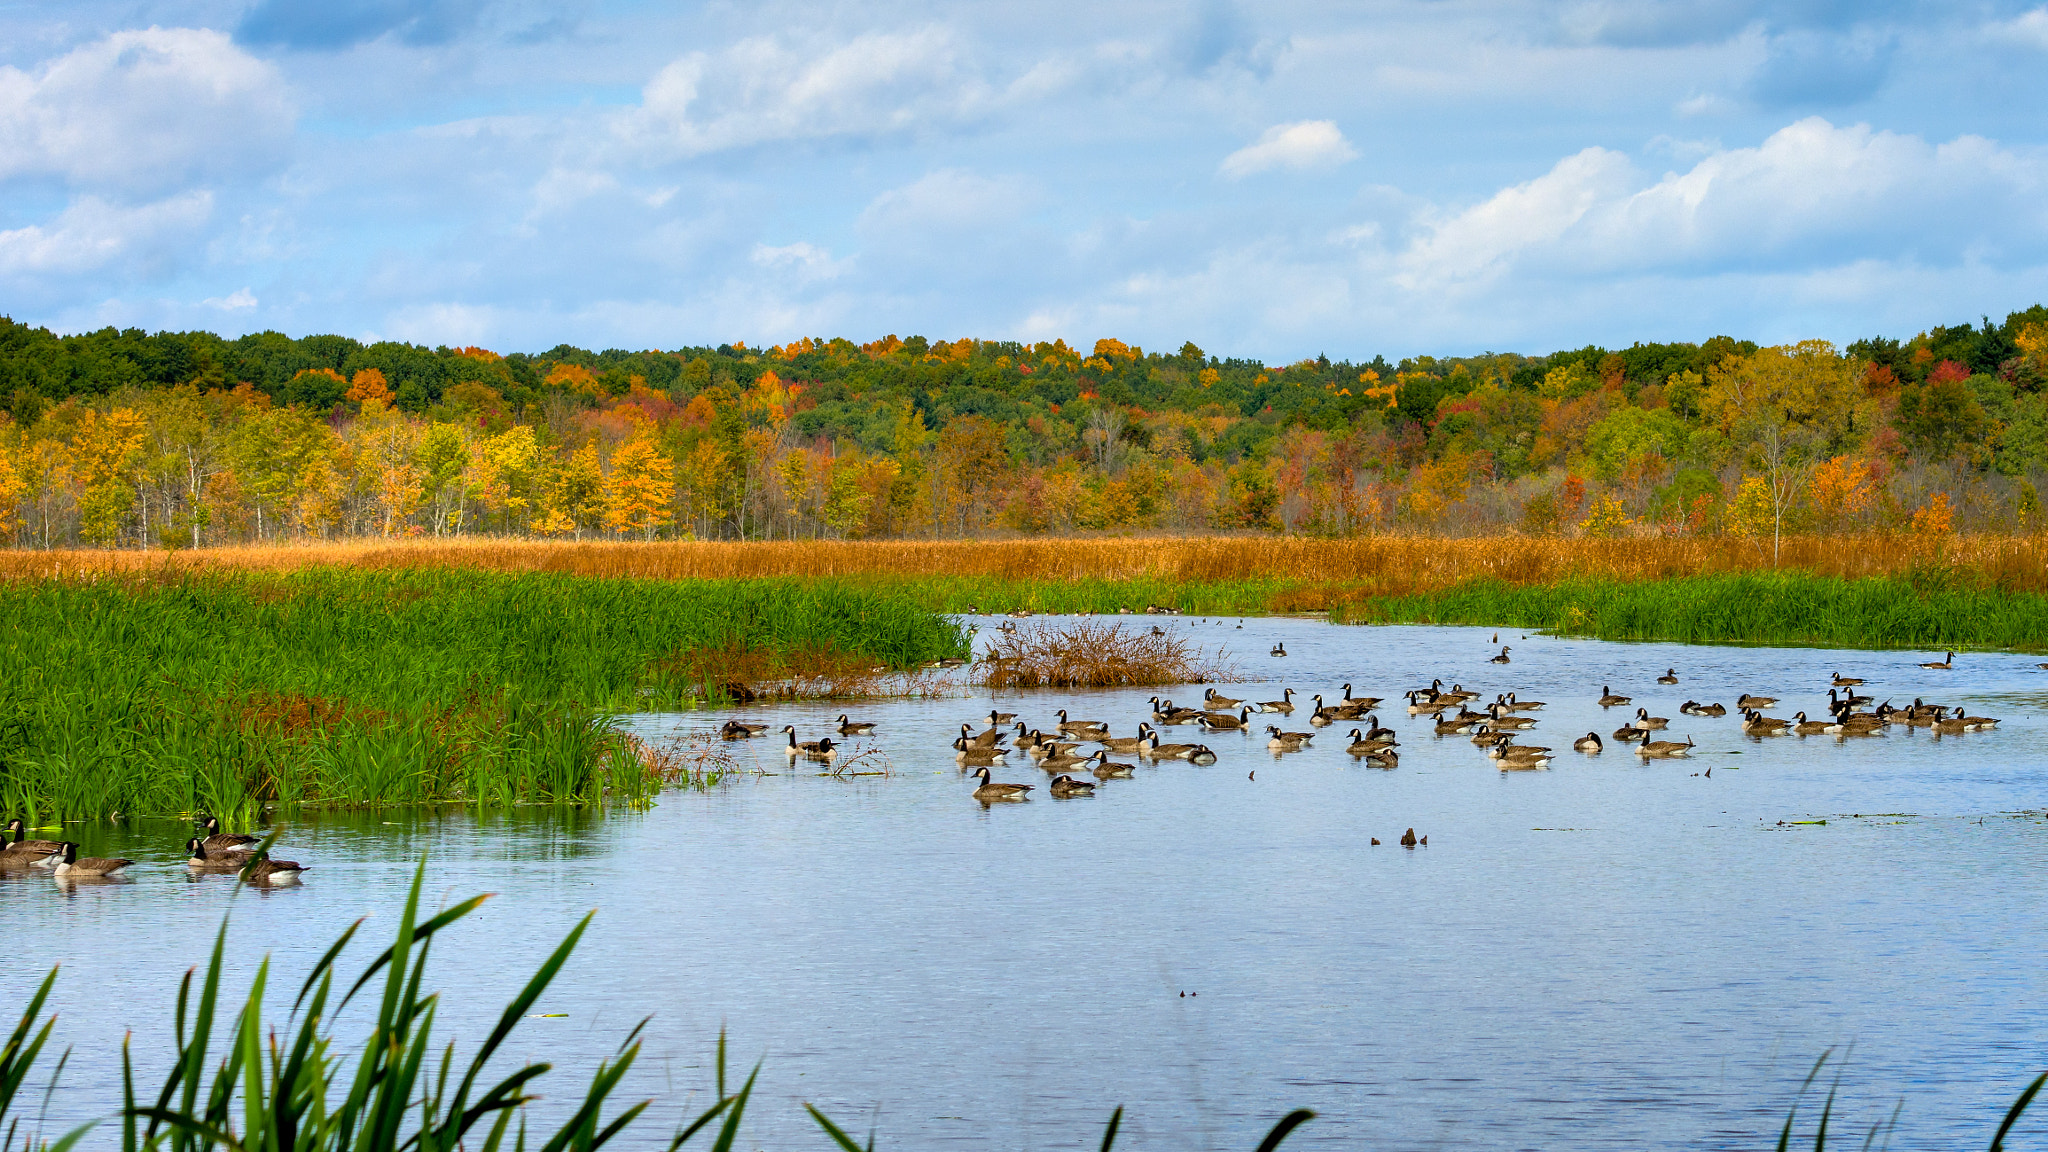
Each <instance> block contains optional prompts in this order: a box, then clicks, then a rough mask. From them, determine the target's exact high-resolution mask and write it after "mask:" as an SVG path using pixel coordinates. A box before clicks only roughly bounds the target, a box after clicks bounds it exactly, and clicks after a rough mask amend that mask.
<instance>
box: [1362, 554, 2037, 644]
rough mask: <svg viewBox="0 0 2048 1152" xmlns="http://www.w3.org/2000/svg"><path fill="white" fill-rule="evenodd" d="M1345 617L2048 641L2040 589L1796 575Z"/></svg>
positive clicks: (1766, 636) (1431, 605) (1462, 592)
mask: <svg viewBox="0 0 2048 1152" xmlns="http://www.w3.org/2000/svg"><path fill="white" fill-rule="evenodd" d="M1332 618H1333V619H1335V620H1338V621H1340V622H1343V623H1350V624H1394V623H1405V624H1485V625H1499V626H1502V627H1514V628H1530V629H1547V630H1551V631H1554V632H1557V633H1560V634H1564V635H1574V636H1592V637H1595V638H1598V639H1601V640H1676V641H1682V642H1685V643H1693V644H1772V645H1802V646H1815V647H1843V648H1919V649H1926V650H1929V651H1938V650H1945V649H1952V648H1953V649H1963V648H2012V649H2019V650H2023V651H2031V650H2040V649H2043V648H2048V596H2040V595H2036V594H2033V593H2028V592H2007V591H2001V590H1999V589H1997V588H1987V587H1970V586H1955V585H1942V584H1933V585H1930V584H1928V583H1925V582H1915V581H1911V580H1892V579H1866V580H1842V579H1837V578H1835V577H1829V576H1811V575H1806V574H1804V573H1793V572H1787V573H1763V574H1749V575H1730V576H1690V577H1684V578H1680V579H1672V580H1658V581H1642V582H1636V583H1624V582H1620V581H1611V580H1566V581H1560V582H1557V583H1554V584H1531V585H1512V584H1508V583H1505V582H1502V581H1497V580H1475V581H1468V582H1466V583H1462V584H1458V585H1455V586H1453V587H1450V588H1445V589H1443V590H1441V591H1436V592H1422V593H1416V594H1413V595H1406V596H1383V597H1375V598H1371V599H1365V600H1360V601H1358V602H1356V603H1349V604H1340V605H1338V606H1337V607H1336V609H1335V610H1333V612H1332Z"/></svg>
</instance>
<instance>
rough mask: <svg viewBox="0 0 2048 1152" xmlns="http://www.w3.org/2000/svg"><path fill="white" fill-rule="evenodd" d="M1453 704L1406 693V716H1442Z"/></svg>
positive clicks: (1421, 693)
mask: <svg viewBox="0 0 2048 1152" xmlns="http://www.w3.org/2000/svg"><path fill="white" fill-rule="evenodd" d="M1317 699H1319V700H1320V699H1322V697H1320V696H1319V697H1317ZM1454 703H1456V701H1453V700H1439V699H1437V698H1436V697H1435V696H1433V695H1431V694H1429V693H1428V692H1410V693H1408V714H1409V715H1410V716H1431V715H1442V714H1443V711H1444V709H1446V708H1449V707H1450V706H1451V705H1452V704H1454ZM1331 711H1332V712H1335V711H1336V709H1331Z"/></svg>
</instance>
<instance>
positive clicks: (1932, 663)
mask: <svg viewBox="0 0 2048 1152" xmlns="http://www.w3.org/2000/svg"><path fill="white" fill-rule="evenodd" d="M1920 666H1921V667H1922V668H1934V669H1937V670H1939V671H1942V672H1947V671H1949V670H1950V669H1952V668H1954V667H1955V666H1956V654H1955V653H1953V652H1951V653H1949V654H1948V656H1947V657H1946V658H1945V659H1941V660H1929V661H1928V662H1927V663H1925V664H1922V665H1920Z"/></svg>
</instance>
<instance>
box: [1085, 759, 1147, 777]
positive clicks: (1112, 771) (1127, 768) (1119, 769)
mask: <svg viewBox="0 0 2048 1152" xmlns="http://www.w3.org/2000/svg"><path fill="white" fill-rule="evenodd" d="M1137 770H1138V766H1137V765H1136V764H1118V763H1115V762H1114V761H1112V760H1110V758H1109V753H1107V752H1097V753H1096V754H1095V767H1093V768H1090V769H1089V771H1090V772H1093V773H1094V774H1095V778H1096V779H1097V780H1128V779H1130V778H1131V775H1132V774H1133V773H1135V772H1136V771H1137Z"/></svg>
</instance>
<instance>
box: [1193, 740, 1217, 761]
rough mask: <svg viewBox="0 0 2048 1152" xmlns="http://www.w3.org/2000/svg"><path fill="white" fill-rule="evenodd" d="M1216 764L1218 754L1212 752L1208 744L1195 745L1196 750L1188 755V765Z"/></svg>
mask: <svg viewBox="0 0 2048 1152" xmlns="http://www.w3.org/2000/svg"><path fill="white" fill-rule="evenodd" d="M1215 762H1216V753H1214V752H1211V751H1210V750H1209V746H1208V745H1207V744H1197V745H1195V750H1194V751H1193V752H1190V753H1188V763H1190V764H1200V765H1203V766H1207V765H1210V764H1214V763H1215Z"/></svg>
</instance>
